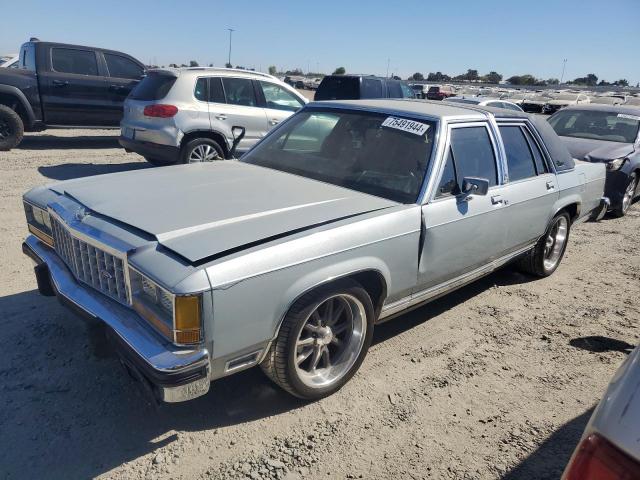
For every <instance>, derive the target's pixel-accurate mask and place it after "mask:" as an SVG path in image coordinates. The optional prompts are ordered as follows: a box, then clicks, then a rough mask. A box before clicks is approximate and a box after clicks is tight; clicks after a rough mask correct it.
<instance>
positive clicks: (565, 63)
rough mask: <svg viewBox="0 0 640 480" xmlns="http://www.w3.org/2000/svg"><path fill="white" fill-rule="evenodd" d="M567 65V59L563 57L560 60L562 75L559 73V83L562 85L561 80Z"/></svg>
mask: <svg viewBox="0 0 640 480" xmlns="http://www.w3.org/2000/svg"><path fill="white" fill-rule="evenodd" d="M566 66H567V59H566V58H565V59H564V60H563V61H562V75H560V85H562V81H563V80H564V69H565V67H566Z"/></svg>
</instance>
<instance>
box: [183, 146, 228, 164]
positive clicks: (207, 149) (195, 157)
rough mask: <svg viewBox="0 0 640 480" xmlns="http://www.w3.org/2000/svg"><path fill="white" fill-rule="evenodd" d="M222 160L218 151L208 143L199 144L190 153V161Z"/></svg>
mask: <svg viewBox="0 0 640 480" xmlns="http://www.w3.org/2000/svg"><path fill="white" fill-rule="evenodd" d="M214 160H222V158H221V157H220V155H219V154H218V151H217V150H216V149H215V148H213V147H212V146H211V145H208V144H206V143H203V144H200V145H197V146H196V147H195V148H194V149H193V150H191V153H190V154H189V163H200V162H213V161H214Z"/></svg>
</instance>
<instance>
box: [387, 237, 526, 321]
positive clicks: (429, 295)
mask: <svg viewBox="0 0 640 480" xmlns="http://www.w3.org/2000/svg"><path fill="white" fill-rule="evenodd" d="M534 246H535V243H532V244H529V245H527V246H526V247H523V248H521V249H518V250H517V251H515V252H512V253H510V254H508V255H505V256H504V257H501V258H498V259H496V260H494V261H493V262H491V263H488V264H486V265H483V266H482V267H479V268H477V269H475V270H472V271H471V272H467V273H465V274H464V275H461V276H459V277H456V278H454V279H451V280H448V281H446V282H444V283H441V284H439V285H435V286H433V287H430V288H428V289H426V290H422V291H421V292H417V293H414V294H412V295H409V296H407V297H405V298H401V299H400V300H397V301H395V302H393V303H390V304H388V305H385V306H384V307H382V312H380V316H379V317H378V322H381V321H383V320H385V319H388V318H389V317H391V316H393V315H396V314H399V313H402V312H403V311H404V310H408V309H410V308H412V307H414V306H416V305H419V304H421V303H426V302H429V301H431V300H434V299H436V298H437V297H441V296H442V295H446V294H447V293H449V292H452V291H453V290H456V289H458V288H460V287H463V286H464V285H467V284H469V283H471V282H473V281H474V280H477V279H478V278H480V277H483V276H485V275H488V274H489V273H491V272H493V271H495V270H496V269H498V268H500V267H501V266H503V265H505V264H506V263H508V262H509V261H511V260H513V259H514V258H516V257H518V256H520V255H522V254H523V253H525V252H527V251H528V250H531V248H533V247H534Z"/></svg>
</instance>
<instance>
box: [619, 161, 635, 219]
mask: <svg viewBox="0 0 640 480" xmlns="http://www.w3.org/2000/svg"><path fill="white" fill-rule="evenodd" d="M637 182H638V179H637V178H636V174H635V172H634V173H632V174H631V175H629V182H628V183H627V186H626V187H625V190H624V194H623V197H622V202H620V206H619V207H617V208H615V209H614V210H613V214H614V215H615V216H616V217H624V216H625V215H626V214H627V211H628V210H629V207H630V206H631V203H633V197H634V196H635V192H636V183H637Z"/></svg>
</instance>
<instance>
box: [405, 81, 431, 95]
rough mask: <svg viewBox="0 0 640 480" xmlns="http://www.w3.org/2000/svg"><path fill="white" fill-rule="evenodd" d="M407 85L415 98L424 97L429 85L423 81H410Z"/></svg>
mask: <svg viewBox="0 0 640 480" xmlns="http://www.w3.org/2000/svg"><path fill="white" fill-rule="evenodd" d="M409 86H410V87H411V89H412V90H413V93H414V94H415V96H416V98H426V97H427V92H428V91H429V85H426V84H423V83H410V84H409Z"/></svg>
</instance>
